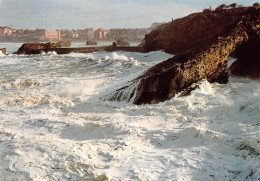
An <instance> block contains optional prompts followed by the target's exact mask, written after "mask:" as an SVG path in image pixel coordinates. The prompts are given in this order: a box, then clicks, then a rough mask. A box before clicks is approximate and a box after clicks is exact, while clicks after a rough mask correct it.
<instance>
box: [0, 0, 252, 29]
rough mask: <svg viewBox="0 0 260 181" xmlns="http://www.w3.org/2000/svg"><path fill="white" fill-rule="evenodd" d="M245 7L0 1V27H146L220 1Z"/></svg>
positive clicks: (115, 0) (201, 2)
mask: <svg viewBox="0 0 260 181" xmlns="http://www.w3.org/2000/svg"><path fill="white" fill-rule="evenodd" d="M231 3H237V4H239V5H243V6H248V5H252V4H253V3H254V2H253V1H251V0H237V1H235V2H234V1H233V0H218V1H213V0H198V1H195V0H182V1H181V0H164V1H157V0H150V1H148V0H139V1H137V0H131V1H130V0H77V1H67V0H55V1H54V0H44V1H43V0H37V1H35V0H19V1H17V0H0V17H4V18H0V26H9V27H11V28H16V29H37V28H39V29H52V30H54V29H84V28H86V27H90V28H94V27H102V28H104V29H111V28H148V27H149V26H150V25H151V24H152V23H153V22H167V21H170V20H171V19H176V18H180V17H184V16H186V15H188V14H191V13H195V12H199V11H202V10H203V9H205V8H209V7H212V8H215V7H216V6H218V5H220V4H231Z"/></svg>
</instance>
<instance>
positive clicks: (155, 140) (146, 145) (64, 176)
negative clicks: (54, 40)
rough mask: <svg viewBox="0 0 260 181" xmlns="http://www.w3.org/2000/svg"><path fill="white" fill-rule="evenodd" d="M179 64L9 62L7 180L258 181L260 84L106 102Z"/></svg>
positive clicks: (0, 143) (240, 81)
mask: <svg viewBox="0 0 260 181" xmlns="http://www.w3.org/2000/svg"><path fill="white" fill-rule="evenodd" d="M0 45H1V47H7V48H8V49H7V50H8V51H9V52H14V51H15V50H17V49H18V47H19V46H20V44H0ZM169 57H171V55H169V54H165V53H163V52H150V53H146V54H143V53H127V52H114V53H107V52H100V53H92V54H78V53H71V54H68V55H57V54H55V53H54V52H53V53H48V54H42V55H32V56H25V55H20V56H18V55H12V54H11V55H9V56H4V55H0V163H1V164H0V180H1V181H6V180H8V181H9V180H41V181H42V180H106V179H108V180H154V181H157V180H162V181H164V180H221V181H224V180H227V181H229V180H241V181H244V180H252V181H253V180H254V181H255V180H258V179H259V178H260V174H259V171H260V164H259V163H260V159H259V158H260V156H259V153H260V146H259V145H260V144H259V142H260V141H259V140H260V139H259V135H260V134H259V133H260V129H259V126H260V111H259V110H260V81H259V80H251V79H247V78H238V77H230V78H229V83H228V84H226V85H220V84H210V83H208V82H207V81H201V82H200V83H199V87H200V88H199V89H197V90H195V91H193V92H192V93H191V95H190V96H187V97H179V98H178V97H175V98H172V99H171V100H169V101H167V102H164V103H159V104H155V105H143V106H136V105H133V104H131V103H127V102H109V101H103V100H104V98H105V97H106V96H109V94H110V93H111V92H112V91H113V90H115V89H116V88H119V87H120V86H122V85H124V84H125V83H126V82H127V81H129V80H131V79H133V78H135V77H136V76H138V75H140V74H141V73H142V72H143V71H145V70H147V68H149V67H151V66H152V65H154V64H156V63H158V62H161V61H163V60H166V59H167V58H169Z"/></svg>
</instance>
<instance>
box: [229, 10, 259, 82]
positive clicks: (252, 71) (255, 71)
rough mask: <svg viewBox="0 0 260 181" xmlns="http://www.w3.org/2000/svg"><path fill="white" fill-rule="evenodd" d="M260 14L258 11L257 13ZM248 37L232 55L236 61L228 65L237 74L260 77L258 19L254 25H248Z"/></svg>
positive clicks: (254, 77)
mask: <svg viewBox="0 0 260 181" xmlns="http://www.w3.org/2000/svg"><path fill="white" fill-rule="evenodd" d="M259 14H260V13H259ZM248 34H249V39H248V41H246V42H244V43H242V44H241V45H240V46H239V47H238V48H237V49H236V50H235V51H234V52H233V53H232V56H233V57H236V58H237V61H236V62H234V63H233V64H232V66H231V67H230V70H231V73H232V74H234V75H237V76H243V77H250V78H253V79H259V78H260V20H259V19H258V20H257V23H256V25H255V26H252V27H248Z"/></svg>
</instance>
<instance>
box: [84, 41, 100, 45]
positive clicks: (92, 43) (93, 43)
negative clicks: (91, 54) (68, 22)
mask: <svg viewBox="0 0 260 181" xmlns="http://www.w3.org/2000/svg"><path fill="white" fill-rule="evenodd" d="M97 44H98V43H97V42H96V41H91V40H88V41H87V43H86V45H97Z"/></svg>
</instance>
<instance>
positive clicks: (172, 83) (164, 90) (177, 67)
mask: <svg viewBox="0 0 260 181" xmlns="http://www.w3.org/2000/svg"><path fill="white" fill-rule="evenodd" d="M257 27H259V24H257V23H256V21H255V19H254V17H252V16H244V17H242V18H241V20H240V21H238V22H237V23H236V24H233V25H232V26H231V27H230V28H229V30H228V31H226V32H225V33H223V34H222V37H221V38H219V39H218V40H215V41H214V42H213V43H211V44H209V45H208V46H207V47H204V48H198V49H193V50H189V51H187V52H184V53H180V54H177V55H176V56H174V57H173V58H170V59H168V60H166V61H164V62H161V63H159V64H157V65H155V66H153V67H152V68H150V69H149V70H148V71H147V72H145V73H144V74H143V75H141V76H140V77H138V78H136V79H134V80H133V81H130V82H129V83H128V85H126V86H124V87H122V88H120V89H118V90H116V91H115V92H114V93H113V94H112V95H111V96H109V98H108V100H113V101H114V100H116V101H122V100H124V101H132V102H133V103H134V104H137V105H140V104H154V103H158V102H163V101H166V100H169V99H170V98H172V97H173V96H175V94H176V93H179V92H182V91H185V90H191V89H190V86H191V85H192V84H193V83H197V82H198V81H200V80H202V79H206V80H208V81H209V82H211V83H212V82H218V83H222V84H225V83H227V82H228V71H229V70H228V67H227V63H228V57H229V56H230V54H231V53H232V52H236V51H235V50H237V49H240V48H241V47H243V48H245V50H247V49H249V48H250V46H251V44H250V45H248V44H247V43H248V40H250V39H252V38H253V39H255V38H254V36H252V32H251V31H250V30H251V29H257ZM252 42H254V41H252ZM246 47H247V48H246ZM256 48H259V47H256ZM253 51H254V50H253ZM237 56H238V57H239V55H237ZM253 57H254V56H253ZM258 61H259V59H258ZM133 87H135V88H133ZM129 90H131V92H130V93H129ZM125 92H128V96H125V95H126V93H125ZM185 94H187V93H185Z"/></svg>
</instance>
